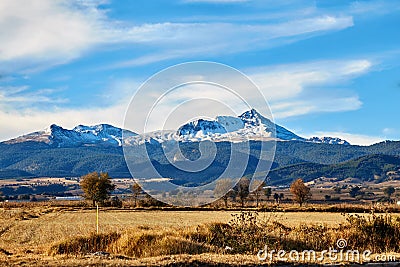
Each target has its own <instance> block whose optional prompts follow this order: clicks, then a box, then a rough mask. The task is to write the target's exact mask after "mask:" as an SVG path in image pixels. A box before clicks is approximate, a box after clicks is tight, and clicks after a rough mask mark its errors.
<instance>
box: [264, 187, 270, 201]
mask: <svg viewBox="0 0 400 267" xmlns="http://www.w3.org/2000/svg"><path fill="white" fill-rule="evenodd" d="M265 196H266V197H267V200H269V198H270V197H271V196H272V188H271V187H267V188H266V189H265Z"/></svg>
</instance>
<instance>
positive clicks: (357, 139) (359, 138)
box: [302, 131, 385, 146]
mask: <svg viewBox="0 0 400 267" xmlns="http://www.w3.org/2000/svg"><path fill="white" fill-rule="evenodd" d="M302 136H304V137H307V138H310V137H313V136H318V137H324V136H329V137H339V138H341V139H344V140H346V141H348V142H349V143H350V144H352V145H360V146H369V145H372V144H376V143H379V142H382V141H384V140H385V138H383V137H381V136H370V135H362V134H353V133H345V132H322V131H318V132H315V133H310V134H303V135H302Z"/></svg>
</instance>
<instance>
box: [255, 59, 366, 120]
mask: <svg viewBox="0 0 400 267" xmlns="http://www.w3.org/2000/svg"><path fill="white" fill-rule="evenodd" d="M372 66H373V63H372V62H370V61H369V60H366V59H359V60H331V61H318V62H305V63H295V64H287V65H279V66H265V67H258V68H253V69H250V70H248V73H249V77H250V78H251V79H252V80H253V81H254V82H255V83H256V84H257V85H258V87H259V88H260V90H261V91H262V93H263V94H264V96H265V97H266V99H267V100H268V101H269V103H270V104H271V109H272V112H273V114H274V116H275V117H276V118H287V117H293V116H301V115H305V114H310V113H318V112H341V111H350V110H357V109H359V108H361V106H362V102H361V100H360V99H359V97H358V95H357V94H356V93H355V92H352V91H351V90H344V89H342V87H343V85H345V84H346V82H348V81H349V80H351V79H353V78H355V77H358V76H361V75H363V74H365V73H366V72H368V71H371V70H372V69H373V68H372Z"/></svg>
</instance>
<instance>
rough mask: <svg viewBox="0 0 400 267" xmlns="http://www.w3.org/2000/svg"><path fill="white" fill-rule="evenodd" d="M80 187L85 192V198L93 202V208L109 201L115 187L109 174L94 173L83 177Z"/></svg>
mask: <svg viewBox="0 0 400 267" xmlns="http://www.w3.org/2000/svg"><path fill="white" fill-rule="evenodd" d="M80 186H81V188H82V190H83V196H84V198H85V199H87V200H91V201H92V204H93V206H95V205H96V203H103V202H104V201H105V200H107V199H108V197H109V196H110V194H111V192H112V191H113V190H114V189H115V185H114V184H113V183H112V182H111V178H110V176H108V173H103V172H102V173H100V174H99V173H98V172H92V173H89V174H86V175H84V176H82V177H81V182H80Z"/></svg>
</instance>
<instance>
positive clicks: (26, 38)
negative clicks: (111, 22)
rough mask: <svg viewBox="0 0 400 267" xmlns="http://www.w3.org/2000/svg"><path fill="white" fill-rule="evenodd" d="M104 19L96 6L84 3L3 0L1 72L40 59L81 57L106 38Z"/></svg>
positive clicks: (54, 61)
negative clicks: (100, 33)
mask: <svg viewBox="0 0 400 267" xmlns="http://www.w3.org/2000/svg"><path fill="white" fill-rule="evenodd" d="M88 3H89V2H88ZM103 18H104V14H103V13H102V12H101V11H99V10H98V9H97V8H96V5H93V4H87V3H86V4H85V3H84V2H72V1H52V0H41V1H23V2H21V1H12V0H4V1H1V2H0V29H1V31H0V60H1V61H2V62H3V66H2V68H4V69H3V70H2V71H9V68H12V69H21V68H22V69H24V68H27V67H28V68H30V67H36V64H37V63H38V62H40V63H42V64H57V63H62V62H65V61H68V60H70V59H72V58H75V57H77V56H79V55H80V54H81V53H82V52H83V51H85V50H87V49H89V48H90V47H91V46H92V45H94V44H96V43H98V42H99V41H101V39H100V38H103V37H101V35H99V34H98V33H99V30H101V29H99V28H101V27H102V26H101V25H100V22H101V21H102V20H103ZM6 63H7V64H6ZM5 64H6V65H5ZM4 65H5V66H4Z"/></svg>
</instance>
